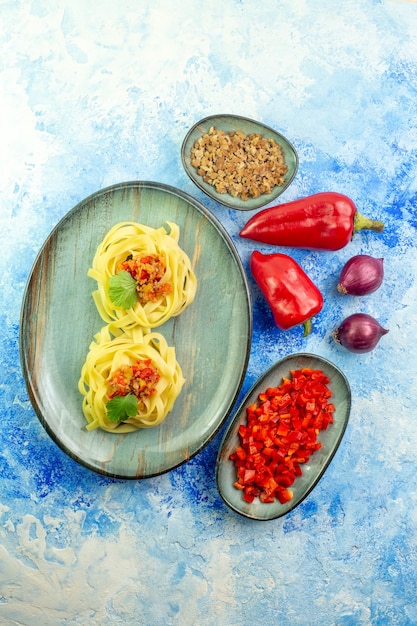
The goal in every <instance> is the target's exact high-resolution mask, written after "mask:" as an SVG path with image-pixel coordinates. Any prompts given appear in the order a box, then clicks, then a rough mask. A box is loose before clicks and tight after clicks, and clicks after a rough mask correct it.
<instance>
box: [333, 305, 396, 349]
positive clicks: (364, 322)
mask: <svg viewBox="0 0 417 626" xmlns="http://www.w3.org/2000/svg"><path fill="white" fill-rule="evenodd" d="M388 332H389V331H388V330H386V329H385V328H382V326H381V325H380V323H379V322H378V321H377V320H376V319H375V318H374V317H372V316H371V315H368V314H367V313H354V314H353V315H349V317H347V318H346V319H345V320H344V321H343V322H342V323H341V324H340V326H339V328H336V330H335V331H334V332H333V339H334V340H335V341H336V342H337V343H340V344H341V345H342V346H343V347H344V348H346V350H349V352H357V353H363V352H371V350H373V349H374V348H375V347H376V345H377V344H378V342H379V340H380V339H381V337H382V336H383V335H386V334H387V333H388Z"/></svg>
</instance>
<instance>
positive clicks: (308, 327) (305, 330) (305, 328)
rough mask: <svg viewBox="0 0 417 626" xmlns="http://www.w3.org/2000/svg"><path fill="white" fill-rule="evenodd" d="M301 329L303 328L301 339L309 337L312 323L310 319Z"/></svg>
mask: <svg viewBox="0 0 417 626" xmlns="http://www.w3.org/2000/svg"><path fill="white" fill-rule="evenodd" d="M303 328H304V333H303V337H307V335H309V334H310V333H311V331H312V329H313V322H312V319H311V317H310V319H308V320H306V321H305V322H303Z"/></svg>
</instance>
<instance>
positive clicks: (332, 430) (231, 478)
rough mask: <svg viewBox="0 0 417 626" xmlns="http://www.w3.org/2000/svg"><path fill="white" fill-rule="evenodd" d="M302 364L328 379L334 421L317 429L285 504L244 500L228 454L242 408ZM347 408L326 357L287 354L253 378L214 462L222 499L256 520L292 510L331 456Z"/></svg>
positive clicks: (337, 374) (339, 379)
mask: <svg viewBox="0 0 417 626" xmlns="http://www.w3.org/2000/svg"><path fill="white" fill-rule="evenodd" d="M303 367H309V368H312V369H321V370H322V371H323V372H324V373H325V374H326V375H327V376H328V378H329V379H330V383H329V389H330V390H331V391H332V398H330V402H333V404H334V405H335V407H336V411H335V413H334V424H331V425H329V426H328V428H327V430H324V431H321V432H320V434H319V436H318V440H319V441H320V442H321V444H322V446H321V448H320V449H319V450H317V451H316V452H315V453H314V454H313V455H312V456H311V457H310V460H309V462H308V463H305V464H303V465H302V466H301V468H302V472H303V473H302V475H301V476H299V477H298V478H297V479H296V480H295V482H294V484H293V485H292V486H291V487H290V489H291V490H292V491H293V498H292V500H290V501H289V502H287V503H285V504H281V503H280V502H278V501H277V500H276V501H275V502H273V503H263V502H261V501H260V500H259V499H258V498H255V500H254V501H253V502H252V503H248V502H245V501H244V500H243V496H242V492H241V491H240V490H239V489H236V487H234V482H235V481H236V468H235V465H234V463H233V461H231V460H230V459H229V456H230V454H231V453H232V452H234V451H235V450H236V447H237V446H238V445H239V435H238V429H239V426H240V424H242V423H246V409H247V407H248V406H250V405H251V404H254V403H256V401H257V399H258V395H259V393H261V392H262V391H264V390H265V389H267V388H268V387H274V386H277V385H279V384H280V383H281V382H282V378H283V377H284V376H287V377H288V376H289V374H290V371H291V370H296V369H302V368H303ZM350 408H351V391H350V386H349V382H348V380H347V378H346V376H345V375H344V374H343V372H342V371H341V370H339V368H337V367H336V365H334V364H333V363H331V362H330V361H328V360H327V359H325V358H323V357H320V356H317V355H315V354H307V353H299V354H294V355H290V356H287V357H285V358H283V359H281V360H280V361H278V362H277V363H275V364H274V365H273V366H272V367H270V368H269V369H268V370H267V371H266V372H265V373H264V374H263V375H262V376H261V377H260V378H259V379H258V380H257V381H256V383H255V384H254V385H253V387H252V388H251V389H250V391H249V392H248V394H247V395H246V396H245V398H244V400H243V401H242V403H241V405H240V406H239V408H238V409H237V411H236V413H235V415H234V417H233V418H232V421H231V423H230V424H229V426H228V428H227V430H226V433H225V435H224V437H223V440H222V443H221V445H220V448H219V453H218V457H217V463H216V481H217V488H218V490H219V493H220V496H221V497H222V499H223V500H224V502H225V503H226V504H227V505H228V506H229V507H230V508H231V509H232V510H234V511H235V512H236V513H239V514H240V515H243V516H244V517H249V518H251V519H254V520H260V521H265V520H272V519H276V518H278V517H282V516H283V515H286V514H287V513H289V512H290V511H292V510H293V509H295V507H296V506H298V505H299V504H300V502H302V501H303V500H304V498H306V497H307V496H308V494H309V493H310V492H311V491H312V489H313V488H314V487H315V486H316V484H317V483H318V481H319V480H320V478H321V477H322V476H323V474H324V472H325V471H326V469H327V467H328V466H329V464H330V462H331V460H332V459H333V456H334V455H335V453H336V450H337V449H338V447H339V444H340V442H341V440H342V438H343V435H344V432H345V430H346V426H347V424H348V421H349V415H350Z"/></svg>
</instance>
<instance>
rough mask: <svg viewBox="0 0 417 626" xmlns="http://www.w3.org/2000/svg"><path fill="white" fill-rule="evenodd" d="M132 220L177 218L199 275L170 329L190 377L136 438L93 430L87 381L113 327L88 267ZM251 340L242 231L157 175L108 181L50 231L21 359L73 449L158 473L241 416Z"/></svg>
mask: <svg viewBox="0 0 417 626" xmlns="http://www.w3.org/2000/svg"><path fill="white" fill-rule="evenodd" d="M122 221H136V222H140V223H143V224H147V225H148V226H151V227H154V228H158V227H160V226H165V223H166V222H167V221H172V222H175V223H177V224H178V225H179V227H180V241H179V243H180V245H181V247H182V248H183V249H184V250H185V251H186V253H187V254H188V256H189V257H190V259H191V261H192V265H193V269H194V271H195V273H196V275H197V279H198V291H197V295H196V298H195V300H194V302H193V303H192V305H190V306H189V307H188V308H187V309H186V310H185V311H184V312H183V313H181V314H180V315H179V316H178V317H176V318H173V319H171V320H169V321H168V322H167V323H166V324H164V325H162V326H161V327H160V328H159V329H158V332H161V333H162V334H163V335H164V336H165V338H166V340H167V342H168V344H170V345H174V346H175V349H176V356H177V359H178V361H179V363H180V365H181V367H182V370H183V374H184V377H185V379H186V383H185V385H184V387H183V390H182V392H181V395H180V396H179V397H178V399H177V401H176V403H175V405H174V408H173V410H172V412H171V413H170V414H169V415H168V416H167V418H166V419H165V420H164V422H162V424H160V425H159V426H157V427H155V428H150V429H144V430H140V431H137V432H134V433H129V434H126V435H123V434H113V433H107V432H104V431H101V430H95V431H87V430H86V429H85V426H86V420H85V418H84V415H83V412H82V397H81V395H80V393H79V391H78V387H77V385H78V379H79V376H80V371H81V367H82V365H83V363H84V360H85V357H86V355H87V351H88V347H89V345H90V343H91V341H92V338H93V336H94V334H95V333H96V332H97V331H98V330H99V329H100V328H101V327H102V326H103V325H104V322H103V321H102V320H101V318H100V317H99V315H98V312H97V309H96V307H95V305H94V302H93V299H92V295H91V294H92V291H93V290H94V289H95V287H96V285H95V283H94V281H93V280H92V279H91V278H89V277H88V276H87V270H88V268H89V267H90V266H91V262H92V259H93V256H94V253H95V251H96V248H97V246H98V244H99V243H100V242H101V241H102V239H103V238H104V236H105V234H106V233H107V231H108V230H109V229H110V228H111V227H112V226H113V225H114V224H116V223H118V222H122ZM250 345H251V310H250V296H249V289H248V285H247V280H246V277H245V273H244V270H243V268H242V265H241V261H240V258H239V256H238V254H237V251H236V249H235V247H234V245H233V243H232V241H231V239H230V238H229V236H228V234H227V233H226V231H225V230H224V228H223V227H222V225H221V224H220V223H219V222H218V221H217V219H216V218H215V217H214V216H213V215H212V214H211V213H210V211H209V210H208V209H206V208H205V207H204V206H203V205H202V204H200V203H199V202H197V201H196V200H195V199H193V198H192V197H191V196H188V195H187V194H184V193H183V192H181V191H179V190H177V189H175V188H173V187H169V186H167V185H163V184H158V183H154V182H138V181H134V182H127V183H121V184H118V185H114V186H111V187H107V188H105V189H103V190H101V191H98V192H97V193H94V194H92V195H91V196H89V197H88V198H86V199H85V200H84V201H82V202H81V203H79V204H78V205H77V206H75V207H74V208H73V209H72V210H70V211H69V212H68V213H67V214H66V215H65V217H64V218H63V219H62V220H61V221H60V222H59V223H58V224H57V226H56V227H55V228H54V229H53V230H52V232H51V233H50V235H49V236H48V238H47V239H46V241H45V243H44V245H43V247H42V249H41V251H40V252H39V254H38V256H37V258H36V260H35V263H34V265H33V268H32V270H31V273H30V276H29V279H28V282H27V285H26V289H25V293H24V297H23V303H22V310H21V334H20V357H21V365H22V370H23V374H24V378H25V383H26V387H27V390H28V394H29V397H30V400H31V402H32V405H33V408H34V410H35V412H36V414H37V416H38V417H39V419H40V421H41V423H42V425H43V426H44V428H45V429H46V431H47V432H48V433H49V435H50V436H51V437H52V439H53V440H54V441H55V442H56V443H57V444H58V445H59V446H60V447H61V448H62V449H63V450H64V451H65V452H66V453H67V454H68V455H69V456H70V457H72V458H73V459H75V460H76V461H77V462H79V463H80V464H81V465H84V466H85V467H88V468H89V469H91V470H93V471H95V472H98V473H100V474H104V475H107V476H111V477H115V478H123V479H138V478H146V477H150V476H155V475H158V474H161V473H164V472H167V471H169V470H171V469H173V468H174V467H177V466H178V465H181V464H182V463H185V462H186V461H188V460H189V459H190V458H191V457H193V456H194V455H196V454H197V453H198V452H199V451H200V450H201V449H202V448H203V447H204V446H205V445H206V444H207V443H208V442H209V441H210V440H211V439H212V438H213V437H214V435H215V434H216V432H217V431H218V430H219V429H220V427H221V426H222V424H223V423H224V421H225V420H226V418H227V417H228V415H229V412H230V410H231V408H232V406H233V404H234V402H235V400H236V398H237V396H238V393H239V391H240V388H241V386H242V382H243V378H244V375H245V372H246V368H247V362H248V358H249V352H250Z"/></svg>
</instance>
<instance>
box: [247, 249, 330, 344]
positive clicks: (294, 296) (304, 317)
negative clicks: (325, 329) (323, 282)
mask: <svg viewBox="0 0 417 626" xmlns="http://www.w3.org/2000/svg"><path fill="white" fill-rule="evenodd" d="M250 269H251V272H252V275H253V277H254V279H255V281H256V283H257V284H258V286H259V288H260V290H261V291H262V293H263V295H264V296H265V298H266V300H267V302H268V304H269V306H270V308H271V311H272V314H273V316H274V320H275V324H276V325H277V326H278V328H280V329H281V330H288V329H290V328H293V327H294V326H298V325H299V324H302V325H303V326H304V337H305V336H306V335H308V334H309V333H310V332H311V328H312V318H313V317H314V315H317V313H319V312H320V311H321V310H322V308H323V304H324V300H323V296H322V294H321V292H320V291H319V289H318V288H317V287H316V285H315V284H314V283H313V281H312V280H311V279H310V278H309V276H307V274H306V273H305V271H304V270H303V269H302V267H300V265H299V264H298V263H297V261H295V260H294V259H293V258H292V257H290V256H288V255H287V254H280V253H276V254H262V252H259V251H258V250H255V252H252V255H251V258H250Z"/></svg>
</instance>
